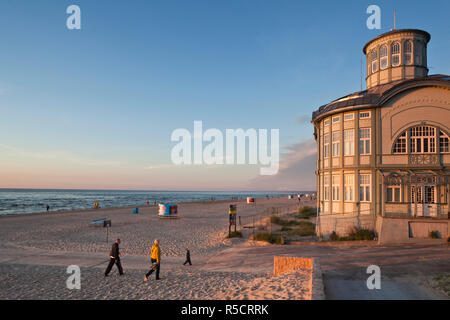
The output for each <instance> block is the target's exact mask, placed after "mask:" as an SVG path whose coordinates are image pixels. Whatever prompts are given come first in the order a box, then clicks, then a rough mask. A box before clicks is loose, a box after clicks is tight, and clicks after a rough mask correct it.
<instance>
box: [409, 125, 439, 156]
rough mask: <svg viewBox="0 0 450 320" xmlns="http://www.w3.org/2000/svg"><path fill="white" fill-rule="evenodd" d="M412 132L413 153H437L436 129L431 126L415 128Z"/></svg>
mask: <svg viewBox="0 0 450 320" xmlns="http://www.w3.org/2000/svg"><path fill="white" fill-rule="evenodd" d="M410 130H411V138H410V143H411V153H434V152H436V128H434V127H429V126H418V127H413V128H411V129H410Z"/></svg>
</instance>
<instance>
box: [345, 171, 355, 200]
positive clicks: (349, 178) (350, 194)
mask: <svg viewBox="0 0 450 320" xmlns="http://www.w3.org/2000/svg"><path fill="white" fill-rule="evenodd" d="M354 185H355V175H353V174H344V201H354V199H355V192H354V190H355V188H354Z"/></svg>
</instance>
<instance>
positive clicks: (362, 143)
mask: <svg viewBox="0 0 450 320" xmlns="http://www.w3.org/2000/svg"><path fill="white" fill-rule="evenodd" d="M359 154H370V128H363V129H359Z"/></svg>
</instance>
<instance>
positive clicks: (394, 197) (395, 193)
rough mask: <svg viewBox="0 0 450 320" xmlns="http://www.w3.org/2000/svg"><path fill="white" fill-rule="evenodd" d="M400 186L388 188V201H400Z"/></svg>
mask: <svg viewBox="0 0 450 320" xmlns="http://www.w3.org/2000/svg"><path fill="white" fill-rule="evenodd" d="M400 194H401V193H400V186H389V187H387V188H386V202H400Z"/></svg>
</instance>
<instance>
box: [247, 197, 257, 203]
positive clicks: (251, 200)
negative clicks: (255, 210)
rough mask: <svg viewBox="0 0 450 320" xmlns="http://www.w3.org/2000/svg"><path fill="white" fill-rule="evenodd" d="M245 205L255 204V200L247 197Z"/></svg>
mask: <svg viewBox="0 0 450 320" xmlns="http://www.w3.org/2000/svg"><path fill="white" fill-rule="evenodd" d="M247 203H255V198H252V197H247Z"/></svg>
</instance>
